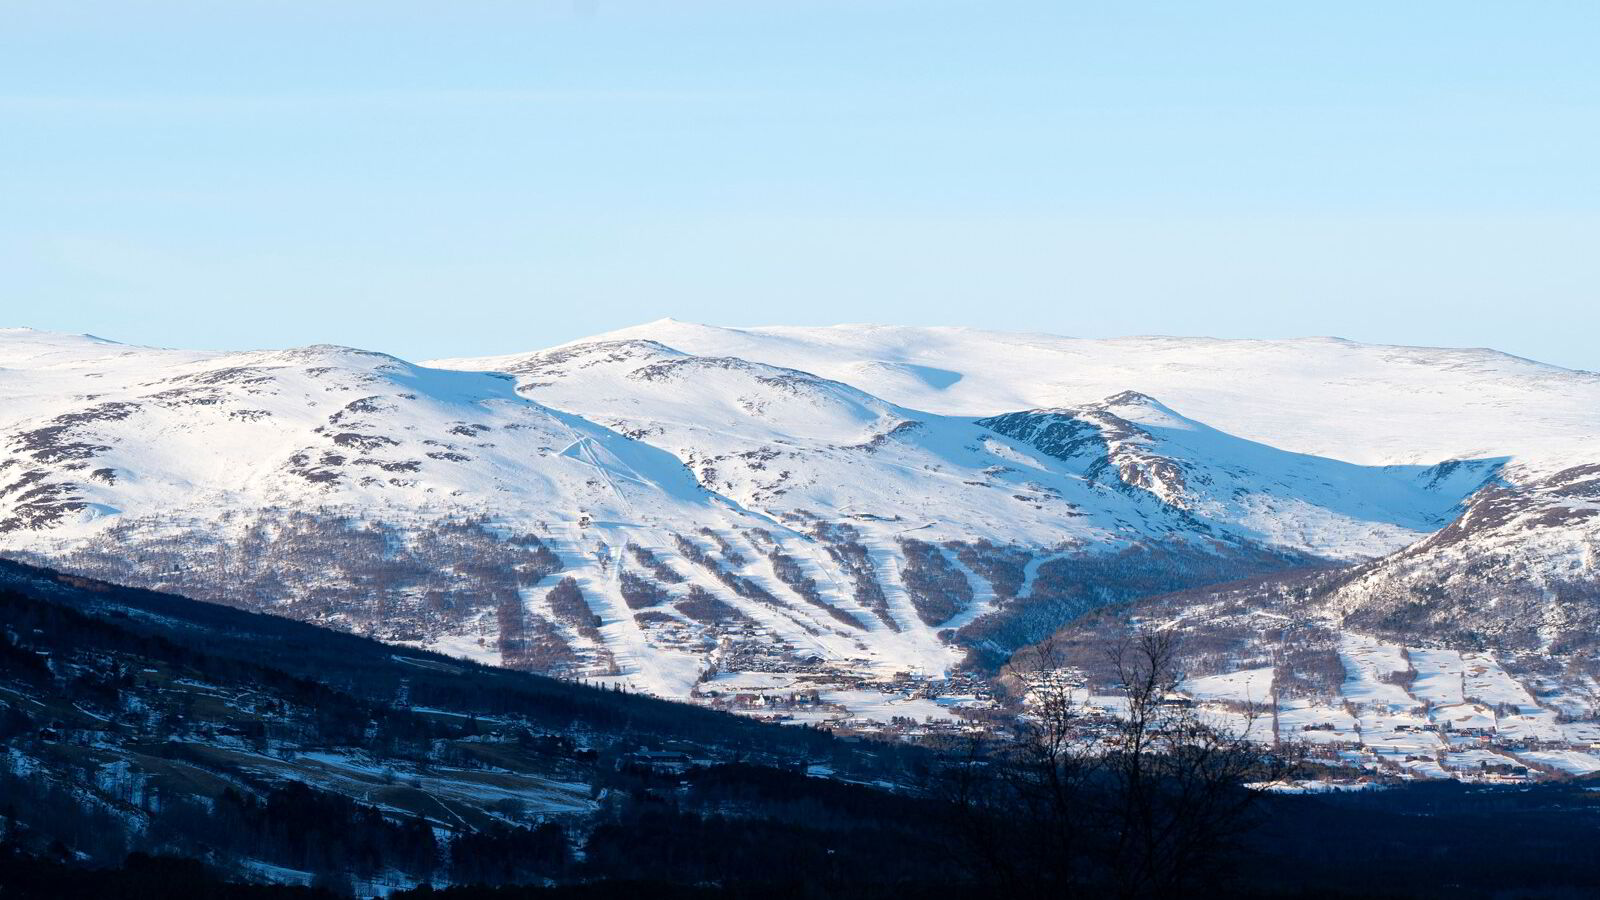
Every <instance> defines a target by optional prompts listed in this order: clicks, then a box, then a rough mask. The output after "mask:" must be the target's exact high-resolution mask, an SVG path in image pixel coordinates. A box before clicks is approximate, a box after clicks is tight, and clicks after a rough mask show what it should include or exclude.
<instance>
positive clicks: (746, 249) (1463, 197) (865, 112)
mask: <svg viewBox="0 0 1600 900" xmlns="http://www.w3.org/2000/svg"><path fill="white" fill-rule="evenodd" d="M1597 45H1600V4H1596V3H1594V2H1592V0H1588V2H1573V3H1561V2H1539V3H1528V4H1508V3H1498V2H1496V3H1489V2H1461V0H1457V2H1449V3H1444V2H1408V3H1393V2H1383V3H1361V2H1341V3H1325V4H1308V3H1285V2H1281V0H1276V2H1261V3H1224V2H1219V3H1201V2H1192V0H1190V2H1166V3H1137V2H1130V3H1076V2H1069V0H1051V2H1003V0H989V2H957V0H915V2H912V0H903V2H902V0H852V2H842V0H838V2H835V0H806V2H790V0H743V2H732V0H725V2H718V0H548V2H542V0H521V2H509V0H508V2H471V0H452V2H446V3H441V2H426V3H424V2H403V0H401V2H396V0H388V2H382V3H379V2H358V0H349V2H338V3H322V2H318V3H312V2H284V0H278V2H264V0H257V2H252V0H226V2H224V0H208V2H202V0H190V2H162V0H152V2H145V3H139V4H130V3H126V2H123V0H111V2H92V0H83V2H68V0H38V2H34V0H0V322H3V323H4V324H28V325H33V326H35V327H40V328H51V329H64V330H73V331H89V332H93V333H97V334H101V335H104V336H106V337H112V338H116V339H119V340H126V341H137V342H144V343H161V344H171V345H178V346H207V347H222V346H229V347H232V346H282V345H290V344H299V343H308V342H313V341H334V342H340V343H349V344H355V345H360V346H366V347H371V348H374V349H381V350H387V351H390V352H394V353H398V354H400V355H403V356H408V357H412V358H420V357H426V356H435V355H462V354H478V353H500V352H511V351H516V350H523V349H531V348H535V347H540V346H545V345H548V344H552V343H556V342H559V341H563V340H568V339H572V338H575V337H580V336H583V335H586V334H590V333H594V332H599V331H604V330H607V329H611V328H615V327H620V326H623V325H628V324H633V323H637V322H641V321H645V320H650V319H655V318H660V317H662V316H669V315H670V316H673V317H676V318H681V319H689V320H695V321H706V322H716V323H724V324H762V323H795V324H831V323H835V322H859V321H878V322H898V323H912V324H966V325H979V326H986V327H993V328H1005V329H1021V330H1037V331H1052V332H1057V333H1062V334H1075V335H1084V336H1105V335H1118V334H1136V333H1162V334H1207V335H1215V336H1222V337H1234V336H1238V337H1274V336H1292V335H1306V334H1336V335H1341V336H1344V337H1349V338H1355V339H1360V340H1375V341H1390V342H1397V343H1422V344H1442V345H1489V346H1495V347H1499V348H1501V349H1504V350H1508V351H1511V352H1515V353H1518V354H1521V355H1525V356H1532V357H1536V358H1540V359H1545V360H1548V361H1551V362H1556V363H1560V364H1563V365H1569V366H1575V367H1581V368H1589V369H1600V348H1597V346H1596V335H1597V334H1600V312H1597V311H1596V308H1597V307H1600V63H1597V59H1600V53H1596V50H1595V48H1596V46H1597Z"/></svg>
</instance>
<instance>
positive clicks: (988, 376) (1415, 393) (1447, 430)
mask: <svg viewBox="0 0 1600 900" xmlns="http://www.w3.org/2000/svg"><path fill="white" fill-rule="evenodd" d="M614 340H653V341H658V342H660V343H662V344H665V345H667V346H670V347H673V348H676V349H677V350H680V351H683V352H685V353H692V354H697V355H702V356H734V357H739V358H742V359H748V360H752V361H757V362H764V363H769V364H772V365H776V366H784V367H789V368H795V369H801V370H804V371H807V372H812V373H815V374H817V375H820V376H823V377H826V378H832V379H836V380H838V381H842V382H845V383H848V384H851V385H854V386H856V387H858V388H860V389H862V390H864V391H867V392H869V393H871V394H874V395H876V396H879V397H883V398H885V399H887V400H890V401H892V402H895V403H899V404H903V405H905V406H908V407H912V408H915V409H924V410H929V411H932V412H937V413H942V414H947V415H960V416H975V417H981V416H991V415H996V414H998V413H1002V412H1007V411H1014V410H1022V409H1031V408H1038V407H1045V408H1049V407H1062V406H1078V405H1082V404H1085V403H1092V402H1095V401H1098V400H1101V399H1103V398H1105V397H1108V396H1111V395H1114V394H1117V393H1119V392H1121V391H1127V390H1132V391H1138V392H1140V393H1144V394H1148V395H1150V396H1152V397H1157V398H1159V399H1160V400H1161V401H1162V402H1164V403H1166V404H1168V405H1169V406H1171V407H1172V408H1173V409H1178V410H1182V411H1183V413H1184V414H1185V415H1188V416H1192V417H1193V418H1195V419H1198V420H1200V421H1203V422H1205V423H1207V424H1209V425H1211V426H1213V427H1215V428H1218V429H1221V430H1222V431H1225V432H1228V433H1230V434H1234V435H1238V436H1240V437H1243V438H1247V439H1250V440H1255V441H1260V442H1262V443H1266V444H1269V445H1271V446H1274V447H1277V448H1280V449H1283V450H1289V451H1294V452H1299V453H1308V454H1313V455H1316V456H1325V457H1331V458H1334V459H1340V460H1344V461H1347V462H1355V463H1362V464H1367V465H1432V464H1433V463H1436V462H1438V461H1440V460H1446V459H1482V458H1492V457H1501V456H1509V457H1513V458H1515V459H1516V460H1518V461H1519V462H1524V463H1528V464H1532V465H1537V466H1540V467H1544V468H1548V467H1549V466H1550V465H1555V466H1556V467H1558V468H1559V467H1560V466H1562V465H1565V464H1571V462H1572V461H1574V459H1575V458H1591V457H1593V456H1595V454H1596V449H1597V444H1600V375H1596V374H1594V373H1590V372H1578V371H1573V370H1569V369H1563V368H1560V367H1558V366H1551V365H1546V364H1544V363H1539V362H1534V361H1532V360H1527V359H1521V358H1518V357H1514V356H1509V355H1507V354H1504V353H1499V352H1496V351H1493V350H1486V349H1442V348H1426V347H1394V346H1384V345H1375V344H1361V343H1356V342H1353V341H1346V340H1341V339H1338V338H1301V339H1294V340H1274V341H1258V340H1215V339H1209V338H1177V337H1129V338H1116V339H1107V340H1088V339H1079V338H1068V337H1059V336H1055V335H1046V334H1015V333H1007V332H994V331H982V330H978V329H970V328H924V327H905V326H886V325H841V326H835V327H827V328H799V327H768V328H719V327H714V326H707V325H696V324H691V323H686V322H678V321H674V320H670V319H664V320H661V321H658V322H651V323H648V324H645V325H639V326H635V327H632V328H626V329H622V330H620V331H616V332H611V333H608V334H604V335H598V336H596V337H594V338H590V339H587V340H586V341H584V342H575V343H588V342H599V341H614ZM479 362H480V363H481V364H482V365H485V366H486V367H488V368H497V367H498V366H496V365H495V361H494V360H492V359H489V360H480V361H479ZM1552 461H1553V462H1552Z"/></svg>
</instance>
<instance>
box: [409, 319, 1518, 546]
mask: <svg viewBox="0 0 1600 900" xmlns="http://www.w3.org/2000/svg"><path fill="white" fill-rule="evenodd" d="M438 365H444V366H450V367H455V368H462V369H468V370H474V369H489V368H495V369H497V370H499V371H505V372H509V373H512V374H515V375H517V376H518V378H519V379H520V386H519V391H520V392H521V393H522V394H524V395H525V396H528V397H532V398H534V399H537V400H539V401H540V402H541V403H545V404H548V405H550V406H553V407H556V408H559V409H563V410H566V411H568V412H572V413H575V414H579V415H583V416H585V417H587V418H589V419H591V420H593V421H596V422H600V423H602V424H604V425H606V426H608V427H611V428H614V429H616V430H617V431H619V432H621V433H623V434H627V435H629V436H631V437H635V438H637V439H639V440H641V441H644V442H647V443H650V444H652V445H654V446H658V447H661V448H663V449H665V450H667V451H669V452H671V453H673V454H674V455H675V456H677V457H678V458H679V459H681V460H682V461H683V462H684V464H685V465H686V466H688V467H689V468H690V469H691V470H693V471H694V472H695V473H696V474H697V476H698V477H699V479H700V482H701V484H702V485H704V486H705V487H706V488H708V489H711V490H716V491H718V492H721V493H723V494H725V495H727V496H729V497H731V498H734V499H736V500H737V501H738V502H739V503H741V504H743V505H745V506H747V507H749V508H751V509H759V510H761V511H763V512H766V513H768V514H771V515H773V516H775V517H778V518H784V517H786V516H790V515H793V514H796V513H800V512H804V513H807V514H810V515H817V516H821V517H823V518H827V519H841V518H857V519H861V518H865V519H868V520H878V521H883V522H893V523H895V526H894V528H893V530H894V531H895V532H897V533H908V532H912V531H916V532H917V533H918V537H919V538H920V539H922V540H928V541H943V540H968V539H973V538H977V537H988V538H992V539H999V540H1003V541H1007V542H1018V543H1023V544H1027V545H1031V546H1037V547H1053V546H1067V547H1085V546H1099V547H1114V546H1121V545H1126V544H1127V543H1128V542H1130V541H1138V540H1171V539H1188V540H1196V539H1199V540H1220V541H1224V542H1249V543H1254V544H1261V545H1265V546H1269V547H1274V548H1278V549H1283V550H1290V551H1294V552H1298V553H1304V554H1309V555H1313V556H1319V557H1325V558H1339V559H1348V558H1362V557H1370V556H1375V555H1378V554H1381V553H1385V552H1388V551H1390V550H1394V549H1398V548H1400V547H1402V546H1405V545H1406V544H1408V543H1410V542H1412V541H1414V540H1416V539H1417V538H1418V537H1420V536H1421V535H1423V534H1426V533H1428V532H1431V531H1433V530H1435V529H1437V528H1439V527H1442V526H1443V525H1444V524H1445V523H1446V522H1447V521H1448V520H1449V519H1450V518H1451V517H1453V515H1454V514H1455V512H1456V505H1457V504H1458V503H1459V502H1460V500H1461V499H1462V498H1463V497H1465V496H1467V495H1468V494H1470V493H1471V492H1472V491H1474V490H1476V489H1477V488H1478V487H1479V486H1481V485H1482V484H1483V483H1484V482H1485V481H1487V480H1489V479H1491V478H1493V477H1494V476H1495V473H1496V472H1497V470H1498V461H1488V460H1486V461H1472V462H1464V463H1459V464H1456V463H1453V464H1451V465H1450V466H1449V467H1448V468H1447V469H1440V468H1436V467H1398V466H1397V467H1364V466H1356V465H1351V464H1348V463H1342V462H1339V461H1336V460H1327V459H1319V458H1316V457H1311V456H1308V455H1304V454H1294V453H1286V452H1284V451H1280V450H1276V449H1274V448H1272V447H1268V446H1265V445H1262V444H1258V443H1255V442H1252V441H1248V440H1243V439H1240V438H1235V437H1233V436H1230V435H1227V434H1224V433H1222V432H1220V431H1218V430H1216V429H1214V428H1210V427H1207V426H1206V425H1204V424H1202V423H1199V422H1195V421H1193V420H1191V419H1187V418H1185V417H1183V416H1181V415H1179V414H1177V413H1176V412H1174V411H1172V410H1171V409H1168V408H1167V407H1165V406H1163V405H1162V404H1161V403H1159V402H1158V401H1156V400H1154V399H1152V398H1149V397H1146V396H1144V395H1140V394H1136V393H1132V392H1121V393H1119V394H1117V395H1116V396H1114V397H1111V398H1109V399H1107V400H1105V401H1102V402H1099V403H1094V404H1089V405H1087V406H1085V407H1083V408H1080V409H1076V410H1062V409H1054V410H1029V411H1022V412H1015V413H1009V414H1004V415H1000V416H993V417H989V418H984V419H974V418H971V417H964V416H950V415H940V414H935V413H929V412H926V411H921V410H915V409H911V408H908V407H904V406H899V405H896V404H894V403H891V402H889V401H887V400H883V399H880V398H878V397H875V396H873V395H871V394H868V393H866V392H863V391H861V390H859V389H857V388H855V387H851V386H848V385H846V384H843V383H841V382H838V381H832V380H829V379H824V378H820V377H818V376H815V375H812V374H809V373H806V372H802V371H798V370H794V369H783V368H778V367H775V366H770V365H766V364H762V363H753V362H749V361H747V360H743V359H738V358H735V357H703V356H693V355H690V354H686V353H683V352H681V351H679V350H676V349H674V348H671V347H668V346H666V345H664V344H661V343H658V342H654V341H621V342H618V341H600V342H594V343H582V344H575V345H568V346H566V347H562V348H558V349H556V350H552V351H545V352H535V353H530V354H525V355H522V356H517V357H499V358H492V359H481V360H451V361H446V362H442V363H438ZM1065 435H1070V437H1063V436H1065ZM1061 441H1067V444H1066V445H1063V444H1062V443H1061Z"/></svg>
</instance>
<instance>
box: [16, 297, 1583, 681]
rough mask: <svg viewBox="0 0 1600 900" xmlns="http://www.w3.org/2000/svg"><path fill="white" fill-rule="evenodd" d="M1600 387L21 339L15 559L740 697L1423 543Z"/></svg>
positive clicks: (814, 359)
mask: <svg viewBox="0 0 1600 900" xmlns="http://www.w3.org/2000/svg"><path fill="white" fill-rule="evenodd" d="M1597 401H1600V378H1597V377H1596V376H1594V375H1590V374H1587V373H1579V372H1571V371H1567V370H1562V369H1557V368H1554V367H1548V366H1542V365H1540V364H1537V363H1533V362H1529V361H1526V360H1519V359H1515V358H1512V357H1507V356H1504V355H1501V354H1495V353H1492V352H1490V351H1452V350H1426V349H1417V348H1391V347H1373V346H1367V345H1359V344H1352V343H1349V342H1344V341H1331V340H1307V341H1285V342H1256V341H1246V342H1224V341H1211V340H1186V339H1171V338H1150V339H1127V340H1118V341H1078V340H1072V339H1067V338H1055V337H1048V336H1037V335H1006V334H1000V333H991V332H976V331H969V330H961V329H908V328H880V327H840V328H828V329H792V328H774V329H748V330H735V329H720V328H710V327H706V326H695V325H686V324H683V323H677V322H671V321H663V322H657V323H652V324H650V325H646V326H640V327H639V328H636V329H629V330H627V331H625V332H620V333H616V334H612V335H605V336H601V337H599V338H596V339H593V340H587V341H579V342H575V343H571V344H567V345H563V346H561V347H557V348H553V349H550V350H543V351H535V352H530V353H526V354H519V355H514V356H508V357H497V358H489V359H473V360H444V361H438V362H434V363H429V364H423V365H417V364H412V363H408V362H405V361H402V360H399V359H397V358H395V357H392V356H388V355H384V354H380V353H373V352H369V351H363V350H354V349H350V348H343V347H330V346H314V347H306V348H299V349H294V350H282V351H251V352H239V353H223V352H193V351H176V350H164V349H156V348H145V347H132V346H127V345H122V344H116V343H113V342H110V341H105V340H101V339H98V338H91V337H87V336H72V335H59V334H49V333H41V332H33V331H28V330H6V331H0V447H4V457H3V458H0V550H5V551H9V552H20V553H26V554H32V555H34V556H35V557H38V558H42V559H45V560H48V561H50V562H52V563H54V564H57V565H61V566H64V567H68V568H74V569H77V570H80V571H84V572H88V573H92V574H97V575H102V576H106V577H111V578H114V579H117V580H121V581H125V582H132V583H138V584H146V585H151V586H157V587H162V588H166V589H172V590H177V591H181V592H187V593H190V594H192V595H196V596H200V597H203V598H206V599H213V600H219V601H223V602H228V603H232V604H235V605H241V606H246V607H249V608H260V609H270V610H273V611H277V612H281V613H285V614H288V615H293V616H296V617H300V618H305V619H309V620H313V621H318V622H323V623H326V624H331V625H336V626H339V627H345V628H350V629H354V630H359V631H362V632H364V633H369V634H374V635H377V636H380V637H383V638H385V639H388V640H392V641H399V642H406V643H414V644H421V645H426V646H430V647H434V648H436V649H441V650H444V651H446V652H452V653H460V654H466V655H471V656H474V657H477V658H481V659H486V660H489V661H495V662H503V663H506V664H509V665H515V666H519V667H524V668H534V669H541V670H547V671H554V672H559V673H564V674H568V675H571V676H575V677H591V678H605V679H611V680H619V681H623V682H627V683H629V684H632V685H634V686H636V687H639V688H641V689H645V690H650V691H653V692H657V693H662V694H667V695H672V696H689V695H696V696H701V697H703V698H707V702H717V703H721V702H725V701H726V698H727V697H729V696H732V695H736V694H737V695H740V696H744V695H745V694H747V693H748V692H743V693H741V691H742V688H740V685H742V682H740V681H739V678H740V677H742V675H744V674H748V673H750V672H757V671H759V672H763V673H767V675H764V676H763V677H764V678H766V679H767V680H768V681H771V682H772V684H770V685H767V686H768V687H776V688H778V689H782V688H783V687H784V686H786V685H787V686H794V685H796V684H801V683H811V684H816V683H817V682H818V679H827V678H835V679H838V680H839V683H844V682H845V681H851V680H854V681H857V682H859V681H860V680H862V679H863V678H865V679H869V680H871V679H884V678H891V677H893V675H894V673H897V672H911V673H921V674H925V675H935V676H937V675H942V674H944V673H947V672H949V671H950V670H951V669H952V668H953V667H954V666H955V665H956V664H957V663H958V662H959V660H960V659H961V658H962V657H963V655H970V654H973V653H976V654H977V657H982V658H985V659H988V660H989V661H998V660H1003V659H1004V656H1005V654H1006V653H1007V652H1008V651H1009V649H1011V648H1014V647H1016V646H1020V645H1022V644H1024V643H1026V642H1028V641H1031V640H1035V639H1037V638H1038V637H1041V636H1043V634H1045V633H1048V632H1049V631H1050V630H1051V629H1053V628H1055V627H1057V626H1059V625H1060V624H1061V623H1062V622H1063V621H1065V619H1066V618H1068V617H1070V616H1071V615H1075V614H1077V613H1078V612H1081V611H1082V610H1083V609H1086V608H1090V607H1092V606H1093V605H1096V604H1099V603H1104V602H1110V601H1116V600H1123V599H1130V598H1134V597H1137V596H1140V595H1143V594H1149V593H1154V592H1159V591H1170V590H1174V589H1178V588H1185V587H1195V586H1199V585H1203V584H1208V583H1214V582H1217V581H1221V580H1225V579H1227V578H1235V577H1241V576H1247V575H1254V574H1261V573H1269V572H1273V571H1277V570H1282V569H1287V568H1295V567H1304V566H1326V565H1345V564H1351V563H1362V562H1365V561H1368V560H1374V559H1378V558H1382V557H1386V556H1387V555H1389V554H1394V553H1397V552H1403V551H1404V552H1410V551H1407V550H1406V548H1408V547H1410V548H1415V547H1422V546H1426V545H1425V544H1418V543H1417V542H1419V541H1424V539H1428V538H1429V536H1430V535H1433V534H1435V533H1436V532H1440V529H1445V528H1446V526H1447V525H1449V524H1450V523H1451V522H1452V520H1454V519H1455V518H1456V517H1457V515H1458V514H1459V512H1460V511H1461V509H1462V508H1463V504H1464V503H1465V502H1466V501H1467V500H1468V498H1470V497H1474V495H1476V497H1477V499H1476V500H1474V501H1473V503H1474V507H1473V508H1477V505H1478V504H1480V503H1485V502H1488V501H1487V500H1485V499H1484V498H1485V497H1490V496H1500V495H1501V494H1507V495H1509V496H1514V497H1521V496H1525V495H1526V496H1530V497H1531V496H1532V494H1534V493H1538V490H1539V489H1537V488H1536V487H1534V486H1535V485H1538V484H1541V483H1542V482H1541V479H1548V478H1550V477H1552V476H1553V475H1554V474H1555V473H1556V472H1558V471H1561V470H1563V469H1569V468H1570V467H1572V466H1574V465H1580V464H1583V463H1585V462H1587V461H1588V460H1589V459H1593V458H1597V457H1596V455H1595V454H1593V453H1591V452H1590V451H1589V449H1588V448H1590V447H1592V445H1593V442H1594V440H1595V436H1596V435H1600V427H1597V426H1600V402H1597ZM1530 492H1531V493H1530ZM1530 502H1532V501H1530ZM1464 521H1471V519H1470V516H1469V518H1468V519H1467V520H1464ZM1458 525H1459V523H1458ZM1451 527H1452V528H1455V527H1458V526H1451ZM1449 533H1450V532H1449V530H1448V529H1447V530H1446V531H1445V532H1443V533H1442V534H1441V535H1440V536H1439V537H1435V538H1432V540H1435V541H1437V540H1442V539H1443V536H1444V535H1447V534H1449ZM1541 546H1542V545H1541ZM1528 552H1530V553H1532V552H1535V551H1534V550H1532V549H1530V550H1529V551H1528ZM1372 565H1377V564H1375V563H1374V564H1372ZM977 657H974V658H977ZM768 676H771V677H768ZM780 676H781V677H780ZM841 696H842V695H841ZM856 699H860V698H856ZM842 705H846V706H848V704H842Z"/></svg>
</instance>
